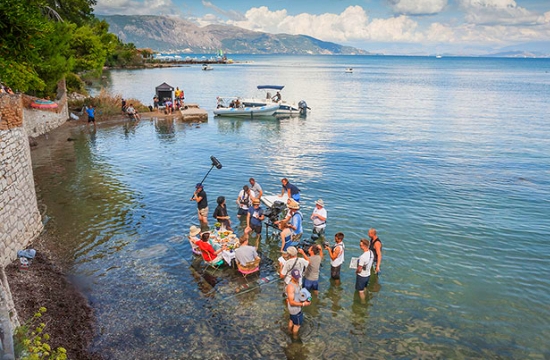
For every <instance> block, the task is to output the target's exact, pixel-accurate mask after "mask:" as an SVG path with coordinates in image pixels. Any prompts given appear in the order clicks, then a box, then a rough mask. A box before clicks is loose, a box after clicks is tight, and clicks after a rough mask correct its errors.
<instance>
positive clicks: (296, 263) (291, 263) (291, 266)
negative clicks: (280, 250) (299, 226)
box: [279, 246, 309, 287]
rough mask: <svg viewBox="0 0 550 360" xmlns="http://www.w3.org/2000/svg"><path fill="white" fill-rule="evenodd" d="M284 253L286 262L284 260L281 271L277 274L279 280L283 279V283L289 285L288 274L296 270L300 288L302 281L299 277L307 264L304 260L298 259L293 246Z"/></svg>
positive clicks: (296, 251)
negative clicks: (286, 256)
mask: <svg viewBox="0 0 550 360" xmlns="http://www.w3.org/2000/svg"><path fill="white" fill-rule="evenodd" d="M286 253H287V255H288V260H286V261H285V262H284V264H283V266H282V267H281V271H280V273H279V276H280V277H281V279H283V278H284V279H285V283H286V284H289V283H290V280H291V279H290V278H291V276H290V273H291V272H292V270H298V271H299V272H300V281H299V282H300V287H301V286H302V279H301V276H302V274H303V273H304V271H305V270H306V268H307V266H308V265H309V262H308V261H307V260H306V259H303V258H299V257H298V250H297V249H296V247H294V246H290V247H289V248H288V249H287V250H286Z"/></svg>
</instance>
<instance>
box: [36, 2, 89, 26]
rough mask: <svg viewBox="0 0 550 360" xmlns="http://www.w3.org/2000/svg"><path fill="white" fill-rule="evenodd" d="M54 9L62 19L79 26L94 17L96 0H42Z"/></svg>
mask: <svg viewBox="0 0 550 360" xmlns="http://www.w3.org/2000/svg"><path fill="white" fill-rule="evenodd" d="M44 1H45V3H46V4H47V5H48V6H49V7H51V8H52V9H53V10H55V11H56V12H57V13H58V14H59V15H60V16H61V18H62V19H63V20H64V21H69V22H72V23H74V24H77V25H79V26H81V25H84V24H86V23H89V22H90V21H92V20H93V19H94V15H93V11H94V9H93V7H94V6H95V5H96V4H97V1H96V0H44Z"/></svg>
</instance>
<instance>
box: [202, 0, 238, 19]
mask: <svg viewBox="0 0 550 360" xmlns="http://www.w3.org/2000/svg"><path fill="white" fill-rule="evenodd" d="M202 5H203V6H204V7H206V8H209V9H212V10H214V12H216V13H218V14H220V15H222V16H225V17H227V18H228V19H231V20H244V16H243V15H242V14H241V13H240V12H238V11H235V10H223V9H222V8H220V7H218V6H216V5H214V4H212V3H211V2H210V1H205V0H202ZM210 16H214V15H211V14H210ZM216 19H217V17H216Z"/></svg>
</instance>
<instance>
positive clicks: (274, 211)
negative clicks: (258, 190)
mask: <svg viewBox="0 0 550 360" xmlns="http://www.w3.org/2000/svg"><path fill="white" fill-rule="evenodd" d="M285 209H286V205H285V203H283V202H282V201H275V202H274V203H273V205H271V206H270V207H268V208H267V209H266V210H265V211H264V216H265V217H266V218H268V219H269V222H270V223H271V224H274V223H275V222H276V221H279V218H280V216H281V213H282V212H283V211H284V210H285Z"/></svg>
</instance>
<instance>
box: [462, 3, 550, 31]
mask: <svg viewBox="0 0 550 360" xmlns="http://www.w3.org/2000/svg"><path fill="white" fill-rule="evenodd" d="M458 3H459V5H460V7H461V8H462V9H463V10H464V12H465V13H466V16H465V20H466V22H468V23H471V24H481V25H499V24H501V25H535V24H540V23H541V21H544V20H543V18H542V17H541V16H540V15H538V14H537V13H534V12H532V11H529V10H527V9H525V8H522V7H520V6H518V5H517V4H516V2H515V1H514V0H459V1H458Z"/></svg>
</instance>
